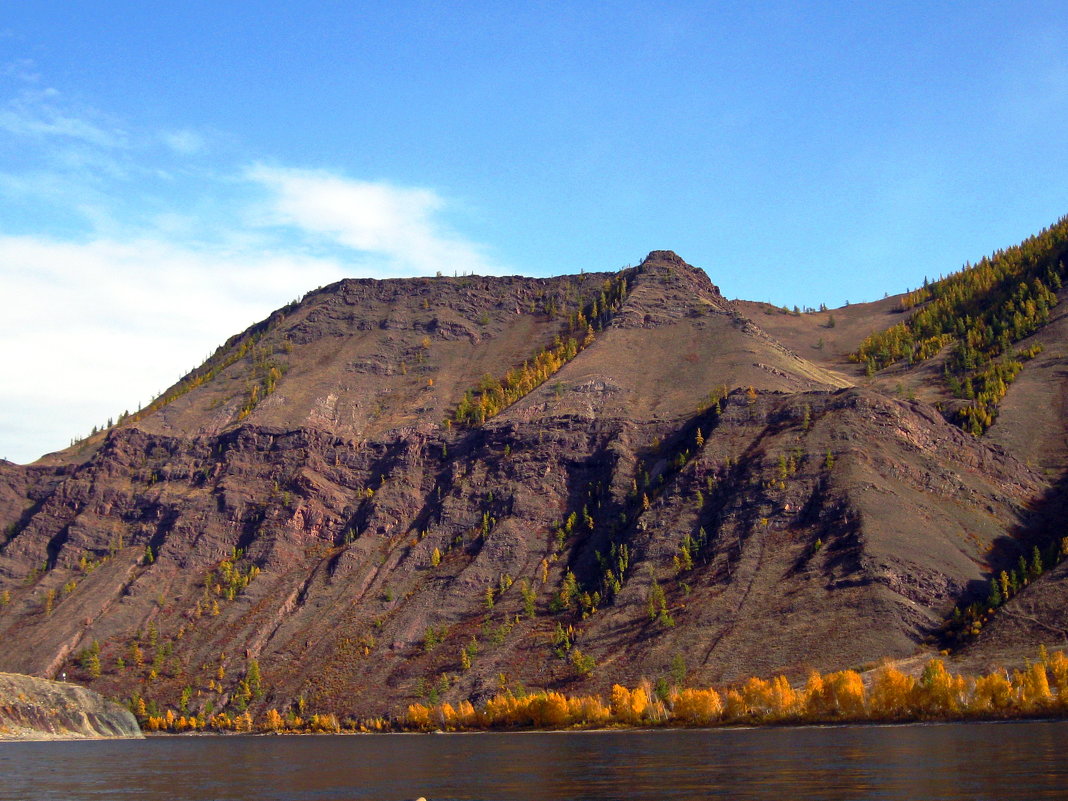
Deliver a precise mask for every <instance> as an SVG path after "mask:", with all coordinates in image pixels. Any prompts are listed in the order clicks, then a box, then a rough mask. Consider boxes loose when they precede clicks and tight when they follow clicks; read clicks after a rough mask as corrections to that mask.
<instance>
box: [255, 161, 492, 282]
mask: <svg viewBox="0 0 1068 801" xmlns="http://www.w3.org/2000/svg"><path fill="white" fill-rule="evenodd" d="M246 175H247V177H248V178H249V179H250V180H252V181H254V182H256V183H259V184H260V185H262V186H263V187H265V188H267V189H268V190H269V191H270V193H271V197H270V199H269V201H268V206H267V212H266V217H265V219H264V220H263V221H262V222H263V223H265V224H273V225H283V226H295V227H297V228H299V229H301V230H303V231H305V232H308V233H311V234H316V235H319V236H323V237H327V238H329V239H331V240H333V241H335V242H337V243H339V244H341V245H343V246H345V247H347V248H351V249H353V250H356V251H361V252H364V253H371V254H377V255H379V256H382V257H385V258H386V259H388V260H389V262H390V264H391V265H392V267H393V269H394V270H395V271H398V272H417V273H432V272H436V271H439V270H441V271H448V272H454V271H457V270H459V271H460V272H476V273H482V274H486V273H495V272H499V269H498V268H495V267H494V266H493V265H491V264H490V263H489V262H488V260H487V258H486V256H485V254H484V253H483V249H482V248H481V247H479V246H478V245H476V244H474V243H472V242H469V241H467V240H465V239H463V238H462V237H460V236H458V235H456V234H455V233H453V232H452V231H450V230H449V229H448V228H447V227H446V226H445V225H444V224H442V223H441V222H440V220H439V219H438V217H439V215H440V213H441V212H442V211H443V210H444V208H445V205H446V204H445V201H444V200H443V199H442V198H441V197H440V196H439V195H438V194H437V193H436V192H434V191H432V190H430V189H421V188H410V187H401V186H396V185H393V184H390V183H385V182H370V181H357V180H352V179H348V178H343V177H340V176H337V175H334V174H332V173H329V172H325V171H318V170H299V169H290V168H282V167H267V166H263V165H257V166H254V167H251V168H250V169H248V170H247V172H246Z"/></svg>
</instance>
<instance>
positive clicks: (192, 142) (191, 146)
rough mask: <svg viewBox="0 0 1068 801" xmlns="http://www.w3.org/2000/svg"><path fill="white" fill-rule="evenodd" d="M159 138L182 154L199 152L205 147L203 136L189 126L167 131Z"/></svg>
mask: <svg viewBox="0 0 1068 801" xmlns="http://www.w3.org/2000/svg"><path fill="white" fill-rule="evenodd" d="M160 138H161V139H162V140H163V144H165V145H166V146H167V147H169V148H170V149H171V150H173V151H174V152H175V153H178V154H180V155H183V156H191V155H194V154H196V153H201V152H203V151H204V150H205V148H206V147H207V142H206V141H205V139H204V136H203V135H202V134H200V133H198V132H196V131H194V130H191V129H189V128H186V129H184V130H181V131H167V132H165V133H163V134H162V135H161V136H160Z"/></svg>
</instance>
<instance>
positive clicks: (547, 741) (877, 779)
mask: <svg viewBox="0 0 1068 801" xmlns="http://www.w3.org/2000/svg"><path fill="white" fill-rule="evenodd" d="M1066 736H1068V722H1053V723H1050V722H1043V723H1000V724H946V725H932V726H871V727H864V726H841V727H827V728H794V729H787V728H784V729H717V730H708V731H655V732H634V731H621V732H589V733H568V734H450V735H437V736H435V735H400V734H397V735H350V736H344V735H340V736H317V737H173V738H171V737H158V738H153V739H149V740H146V741H113V742H112V741H103V742H69V743H5V744H0V799H2V801H8V800H9V799H10V801H37V800H38V799H41V800H42V801H43V800H44V799H49V800H51V799H56V801H80V800H81V799H109V801H110V799H131V801H132V799H137V801H162V799H168V801H169V800H170V799H188V800H189V801H231V800H233V801H237V800H238V799H240V801H252V800H253V799H254V800H255V801H261V800H262V801H350V800H351V799H376V800H377V799H385V801H389V799H404V798H415V797H416V796H420V795H422V796H426V797H427V798H428V799H430V801H444V800H445V799H487V800H489V799H494V800H497V799H499V800H500V801H511V800H512V799H524V800H526V799H530V800H531V801H535V800H539V799H545V801H556V800H557V799H560V800H563V799H568V800H570V799H619V800H620V801H627V800H628V799H698V798H731V799H768V800H769V801H784V800H788V799H801V798H806V799H808V798H810V799H828V801H834V800H836V799H851V800H852V799H903V800H907V801H919V800H920V799H961V800H963V799H969V801H971V800H972V799H984V800H985V799H990V801H994V799H1041V798H1065V797H1066V796H1068V755H1066V753H1065V749H1063V748H1061V747H1059V741H1063V740H1064V738H1065V737H1066Z"/></svg>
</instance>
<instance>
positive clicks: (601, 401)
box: [0, 251, 1066, 716]
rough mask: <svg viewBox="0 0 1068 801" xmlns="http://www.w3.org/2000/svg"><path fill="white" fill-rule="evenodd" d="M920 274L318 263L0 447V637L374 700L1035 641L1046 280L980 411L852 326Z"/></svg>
mask: <svg viewBox="0 0 1068 801" xmlns="http://www.w3.org/2000/svg"><path fill="white" fill-rule="evenodd" d="M947 280H948V279H947ZM903 297H904V296H898V297H895V298H888V299H886V300H884V301H880V302H877V303H872V304H856V305H851V306H847V307H844V308H841V309H835V310H833V311H821V312H812V313H798V314H791V313H788V312H785V311H783V310H780V309H775V308H774V307H769V306H767V305H764V304H754V303H747V302H741V301H729V300H727V299H726V298H724V297H723V296H722V295H721V293H720V292H719V290H718V288H717V287H716V286H714V285H713V284H712V283H711V282H710V281H709V279H708V277H707V276H706V275H705V273H704V272H702V271H701V270H699V269H696V268H694V267H691V266H690V265H688V264H686V263H685V262H684V261H683V260H682V259H681V258H679V257H678V256H677V255H675V254H674V253H672V252H669V251H654V252H652V253H650V254H649V256H648V257H647V258H646V259H645V260H644V261H643V262H642V263H641V264H640V265H639V266H637V267H632V268H627V269H624V270H622V271H619V272H616V273H592V274H583V275H571V276H562V277H558V278H548V279H535V278H520V277H509V278H482V277H475V276H465V277H454V278H445V277H438V278H418V279H397V280H387V281H371V280H345V281H341V282H339V283H337V284H333V285H331V286H328V287H325V288H322V289H319V290H316V291H314V292H311V293H309V294H308V295H307V296H305V297H304V298H303V299H302V300H301V301H300V302H299V303H294V304H291V305H290V306H287V307H286V308H284V309H281V310H279V311H278V312H276V313H275V314H273V315H271V317H269V318H268V319H267V320H264V321H263V322H261V323H259V324H257V325H255V326H253V327H252V328H250V329H248V330H247V331H245V332H243V333H241V334H239V335H237V336H235V337H233V338H231V339H230V340H229V341H228V342H226V343H225V344H224V345H223V346H222V347H220V348H219V350H218V351H217V352H216V353H215V354H214V355H213V356H212V357H211V358H210V359H209V360H208V361H207V362H205V364H204V365H201V366H200V367H198V368H197V369H196V370H193V371H192V372H190V373H189V374H188V375H187V376H186V377H185V378H183V379H182V380H181V381H180V382H179V383H178V384H176V385H175V386H174V387H172V388H171V389H169V390H167V391H166V392H165V393H164V394H163V395H161V396H160V398H158V399H157V400H156V401H154V402H153V403H152V404H150V405H149V406H148V407H146V408H145V409H143V410H139V411H138V412H135V413H134V414H130V415H124V416H123V418H122V419H120V422H119V423H118V424H117V425H116V426H114V427H112V428H110V429H108V430H106V431H103V432H100V433H99V434H96V435H94V436H93V437H91V438H89V439H87V440H85V441H83V442H81V443H78V444H76V445H75V446H73V447H71V448H70V449H68V450H66V451H63V452H60V453H57V454H51V455H49V456H48V457H45V458H44V459H42V460H40V461H39V462H37V463H35V464H33V465H27V466H19V465H13V464H10V463H2V464H0V525H2V526H3V531H4V532H5V533H4V534H3V535H2V537H0V541H2V545H0V637H2V641H3V643H4V648H2V649H0V670H7V671H17V672H22V673H31V674H35V675H40V676H48V677H51V676H55V675H57V673H58V672H59V671H64V670H65V671H67V672H68V673H69V674H71V675H73V676H75V677H77V678H79V679H80V680H83V681H85V682H87V683H89V684H90V685H91V686H92V687H93V688H94V689H96V690H99V691H100V692H103V693H104V694H106V695H110V696H112V697H119V698H130V697H132V696H137V697H139V698H141V699H143V700H146V701H147V702H148V703H149V706H151V705H152V704H158V705H161V706H162V705H170V706H172V707H174V708H175V709H178V708H179V707H181V708H183V709H188V710H190V711H204V710H206V709H215V710H218V709H222V708H229V709H239V710H243V709H244V708H245V707H246V706H249V707H251V708H252V709H253V710H261V709H265V708H269V707H273V708H276V709H289V708H294V707H301V708H311V709H315V710H320V711H324V712H334V713H337V714H340V715H348V716H366V715H371V714H381V713H386V712H389V711H396V710H398V709H400V708H402V707H403V706H404V705H406V704H407V703H410V702H412V701H414V700H416V699H419V698H425V697H428V696H431V697H438V698H442V699H448V700H453V701H456V700H460V699H473V700H475V701H478V700H480V699H483V698H485V697H487V696H489V695H491V694H492V693H494V692H496V691H497V690H498V689H499V688H500V687H501V686H508V687H513V688H514V687H518V686H525V687H544V688H562V689H567V690H568V691H569V692H586V691H601V692H603V691H605V690H607V688H608V687H610V686H611V684H612V683H614V682H622V683H630V684H632V685H633V684H634V683H636V682H637V681H639V680H640V679H642V678H649V679H651V680H656V679H658V678H671V679H672V680H676V681H677V680H680V679H682V677H683V676H685V681H686V682H687V683H700V684H707V683H710V682H724V681H733V680H737V679H741V678H744V677H746V676H750V675H768V674H771V673H773V672H783V673H785V674H786V675H788V676H790V677H792V678H800V677H803V676H804V674H805V673H806V672H807V671H808V670H809V669H810V668H817V669H820V670H832V669H840V668H845V667H856V666H863V665H870V664H873V663H874V662H876V661H877V660H880V659H882V658H892V659H906V658H909V657H912V656H914V655H916V654H923V653H930V652H933V651H935V650H937V649H939V648H942V647H946V646H947V645H951V646H952V647H954V648H959V649H960V650H961V653H965V652H969V651H968V649H972V652H975V653H973V656H972V658H974V659H982V658H985V657H984V656H983V654H984V653H988V654H995V653H996V655H997V656H998V657H999V658H1004V659H1016V660H1019V659H1022V658H1023V656H1024V655H1025V654H1027V655H1030V654H1031V653H1033V652H1034V649H1035V648H1036V647H1037V645H1038V643H1039V642H1043V641H1049V642H1051V643H1052V642H1053V641H1054V640H1055V639H1056V638H1055V637H1047V636H1046V635H1047V634H1048V633H1049V632H1048V631H1047V630H1046V629H1045V628H1042V627H1038V628H1031V629H1028V630H1027V631H1017V630H1015V629H1014V630H1013V631H1014V633H1012V634H1011V635H1010V634H1009V633H1006V634H1004V635H999V634H998V633H997V632H998V631H999V630H1000V629H998V626H1000V625H1002V623H1001V620H1000V617H998V620H997V621H995V622H994V623H990V622H988V617H993V616H994V615H993V612H991V614H990V615H989V616H988V615H987V613H986V611H985V608H983V609H980V607H983V605H984V603H985V602H986V600H987V594H988V592H989V587H990V586H991V584H990V581H991V578H996V577H997V575H998V573H999V571H1000V570H1001V569H1003V568H1005V567H1008V568H1009V569H1014V566H1015V565H1016V564H1017V562H1018V559H1019V557H1021V556H1023V557H1025V558H1030V555H1031V553H1032V550H1033V549H1034V548H1035V547H1039V546H1040V547H1041V548H1043V549H1047V548H1049V547H1050V543H1054V539H1052V537H1053V534H1052V533H1051V532H1053V530H1054V528H1055V521H1056V519H1057V517H1058V515H1059V514H1060V506H1059V503H1060V500H1059V499H1060V497H1061V490H1060V486H1059V481H1060V479H1061V474H1060V471H1061V470H1062V469H1063V464H1064V456H1065V454H1064V450H1065V445H1064V439H1063V438H1060V437H1059V436H1058V437H1052V436H1051V437H1043V436H1038V435H1037V429H1036V426H1049V427H1051V428H1050V430H1051V431H1053V430H1055V431H1057V432H1059V431H1061V429H1062V428H1063V426H1064V423H1065V419H1066V416H1065V415H1064V414H1063V413H1062V411H1061V409H1062V408H1063V406H1060V405H1057V404H1060V403H1061V402H1062V400H1063V392H1064V386H1065V383H1064V381H1063V372H1064V368H1063V364H1064V361H1063V348H1064V346H1063V345H1062V344H1061V343H1063V342H1065V339H1064V337H1063V336H1061V333H1062V331H1061V328H1062V327H1063V325H1065V323H1064V322H1063V317H1064V315H1063V309H1062V304H1060V303H1058V304H1057V305H1055V306H1054V307H1053V308H1052V311H1051V312H1050V315H1049V319H1048V320H1045V321H1043V323H1042V324H1041V325H1040V326H1039V327H1038V329H1037V330H1036V331H1035V332H1034V333H1033V334H1029V335H1028V336H1030V337H1032V339H1036V338H1037V339H1040V340H1041V341H1042V342H1043V343H1044V344H1045V346H1046V350H1045V351H1043V352H1042V353H1040V354H1037V355H1035V356H1034V358H1032V359H1031V360H1030V361H1028V362H1027V364H1026V365H1024V366H1022V367H1021V370H1020V372H1019V374H1018V375H1017V376H1015V377H1016V379H1017V380H1016V381H1015V382H1011V381H1010V383H1011V386H1009V387H1007V390H1006V392H1005V393H1004V398H1003V400H1002V401H1001V406H1000V409H1001V412H1000V416H999V417H997V420H996V421H995V422H994V423H993V425H991V426H989V427H988V428H987V429H986V430H985V432H984V433H982V435H981V436H976V435H974V434H972V433H966V432H965V431H963V430H962V428H961V426H960V425H955V424H954V422H951V421H956V422H958V423H959V420H956V418H955V417H954V415H958V416H959V409H960V408H961V403H960V402H957V401H955V400H954V396H953V395H952V394H951V393H950V392H949V390H947V388H946V385H945V381H944V380H943V378H944V377H945V375H948V373H946V371H945V370H944V369H942V368H941V367H940V366H939V364H941V363H938V362H937V359H936V362H935V363H927V362H926V361H923V360H920V361H919V363H917V364H912V365H910V366H907V367H906V366H903V365H902V364H900V363H890V364H887V365H881V364H880V365H879V366H878V369H872V367H871V365H869V364H866V363H865V362H864V361H863V359H861V360H859V361H858V357H857V354H858V353H860V352H862V351H863V348H864V347H865V343H866V342H867V341H868V340H867V339H866V338H867V337H868V336H869V334H872V332H876V333H878V332H882V331H888V330H894V329H893V327H894V326H896V325H899V324H900V323H901V322H902V320H908V319H911V318H912V317H914V316H915V315H916V314H917V313H918V312H917V311H916V309H920V310H922V309H923V308H928V307H930V306H931V304H932V303H934V302H935V300H932V299H930V298H928V299H926V300H923V301H920V302H919V303H918V304H917V305H916V306H915V308H913V309H912V310H902V306H903V305H904V304H903ZM973 300H974V299H973ZM976 302H979V301H976ZM946 336H949V335H948V334H947V335H946ZM1031 341H1032V340H1031V339H1027V340H1023V341H1021V345H1020V347H1029V345H1030V342H1031ZM951 348H952V345H951V343H950V342H949V341H948V340H946V341H945V342H944V343H943V352H942V355H941V356H939V357H937V358H941V359H942V360H943V361H944V360H945V359H946V358H947V357H946V356H945V352H948V351H949V350H950V349H951ZM959 383H960V382H958V384H959ZM958 389H959V386H958ZM1036 400H1038V401H1039V402H1040V403H1041V404H1043V407H1042V411H1041V412H1039V413H1037V414H1032V413H1031V412H1030V411H1029V408H1030V407H1031V406H1032V405H1033V402H1034V401H1036ZM1046 405H1052V407H1053V408H1052V410H1050V411H1046ZM1047 440H1049V441H1047ZM1043 553H1045V551H1043ZM1047 562H1051V558H1047ZM1062 572H1063V571H1061V570H1060V569H1056V570H1049V571H1047V572H1044V573H1043V572H1042V571H1041V570H1039V571H1038V572H1036V573H1035V574H1034V575H1033V576H1030V575H1029V576H1028V577H1027V579H1026V582H1023V578H1021V582H1023V583H1026V584H1027V585H1028V586H1027V587H1023V585H1022V583H1021V585H1020V587H1019V589H1018V594H1017V595H1016V596H1015V597H1014V598H1012V599H1011V601H1008V599H1003V600H1006V601H1008V603H1006V604H1005V607H1004V610H1005V612H1006V620H1008V619H1009V618H1008V614H1010V613H1012V610H1011V609H1010V606H1011V605H1012V604H1017V605H1019V604H1021V603H1023V602H1024V601H1025V600H1026V597H1028V596H1029V595H1032V594H1033V595H1035V596H1036V597H1037V595H1038V594H1039V593H1046V592H1050V593H1052V595H1051V596H1050V597H1051V598H1052V597H1054V596H1055V595H1056V593H1057V592H1061V590H1060V587H1061V578H1062V575H1061V573H1062ZM1040 574H1041V575H1040ZM1053 606H1055V604H1053V603H1052V602H1051V612H1050V614H1051V619H1052V620H1054V622H1053V623H1050V624H1048V625H1050V626H1053V627H1054V628H1056V626H1057V625H1058V624H1057V622H1056V620H1057V613H1056V610H1055V609H1054V608H1053ZM954 610H956V615H954ZM962 610H964V617H965V623H961V622H960V620H961V613H962ZM969 615H971V617H968V616H969ZM973 617H974V618H975V620H976V621H977V622H978V627H979V628H978V629H976V631H978V630H979V629H981V630H982V633H981V635H979V636H978V637H976V636H974V635H973V634H972V630H971V628H967V627H970V626H971V625H972V622H973V621H972V618H973ZM955 621H956V622H955ZM1005 625H1008V624H1007V623H1006V624H1005ZM1044 625H1045V624H1044ZM984 626H985V628H984ZM965 628H967V631H965ZM988 640H989V641H992V642H994V645H992V646H990V647H989V648H987V646H986V645H984V643H985V642H987V641H988ZM983 648H987V651H985V652H979V651H976V650H975V649H980V651H981V649H983ZM998 649H1000V650H998ZM972 652H969V653H972ZM976 654H977V655H976ZM990 658H993V657H992V656H991V657H990Z"/></svg>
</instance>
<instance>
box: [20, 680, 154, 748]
mask: <svg viewBox="0 0 1068 801" xmlns="http://www.w3.org/2000/svg"><path fill="white" fill-rule="evenodd" d="M142 736H143V735H142V734H141V729H140V728H138V726H137V721H136V720H135V719H134V716H133V715H132V714H131V713H130V711H129V710H128V709H126V708H125V707H122V706H119V705H118V704H115V703H112V702H111V701H107V700H105V699H103V698H102V697H100V695H99V694H98V693H95V692H93V691H92V690H87V689H86V688H84V687H79V686H77V685H74V684H66V683H63V682H58V681H46V680H44V679H37V678H33V677H32V676H21V675H18V674H14V673H0V740H12V739H13V740H81V739H96V738H101V737H133V738H137V737H142Z"/></svg>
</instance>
